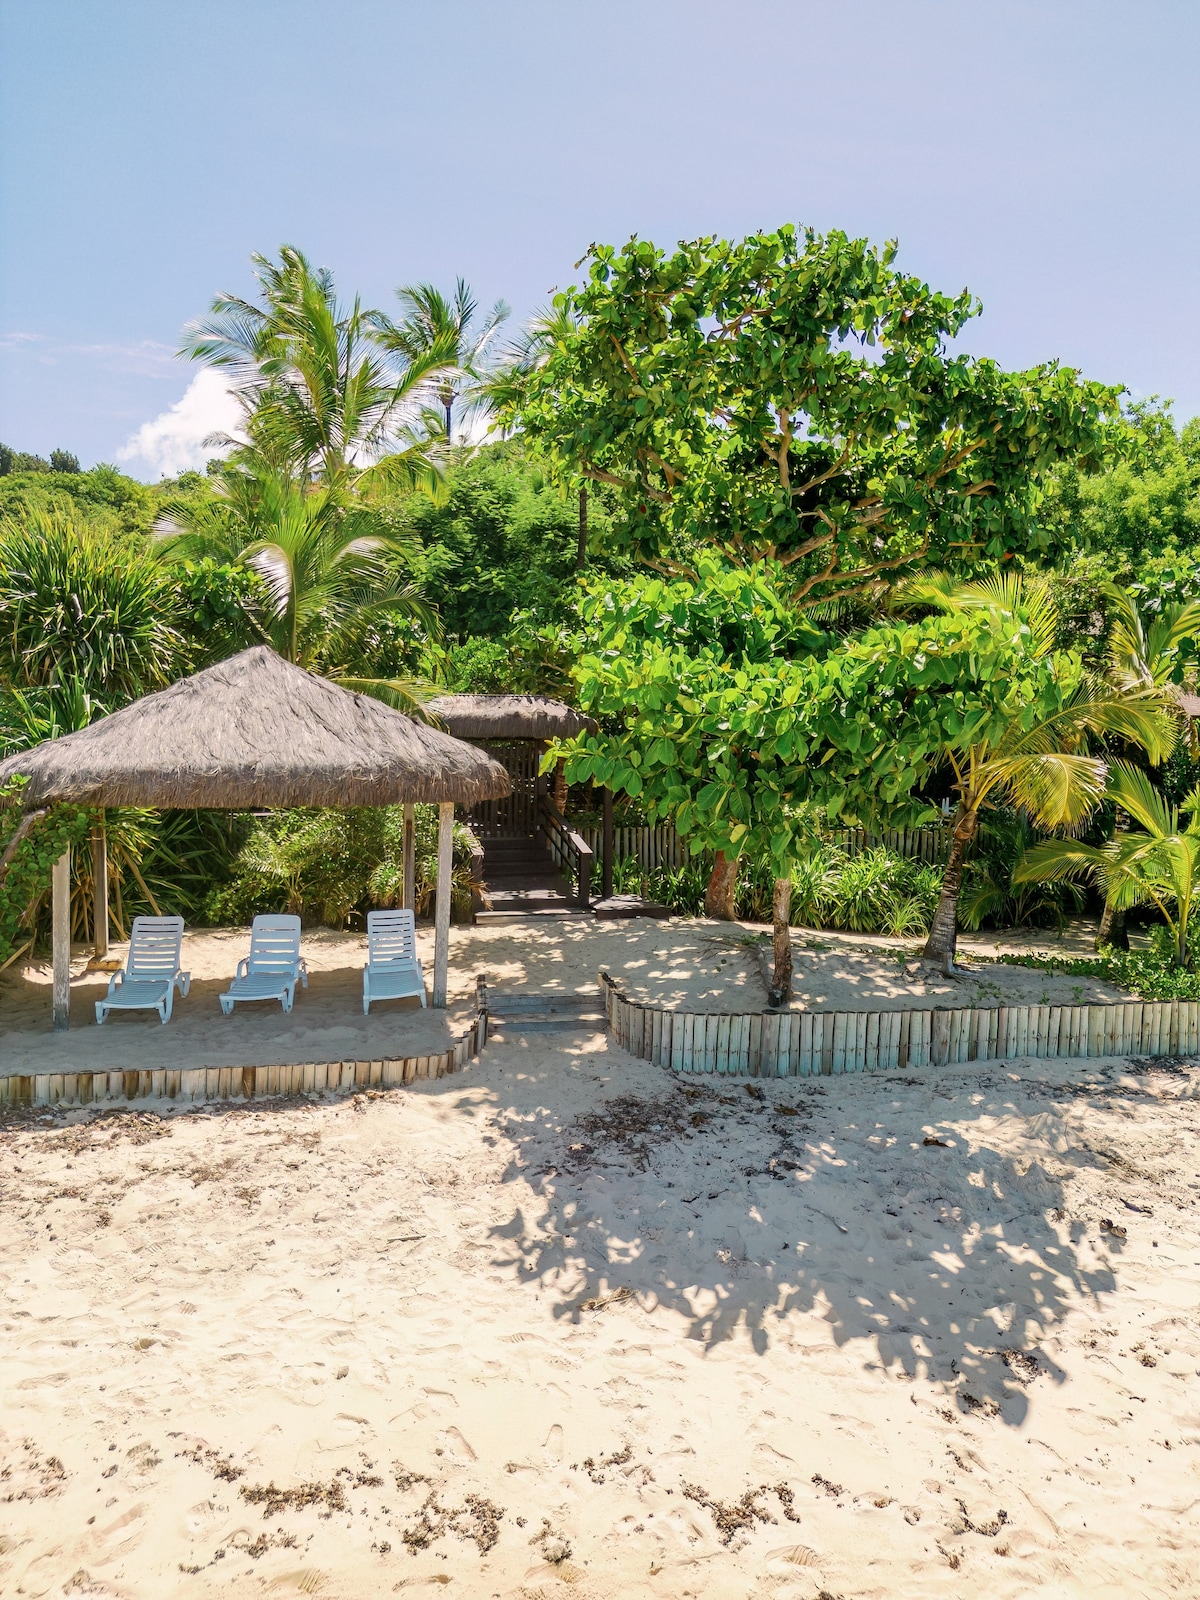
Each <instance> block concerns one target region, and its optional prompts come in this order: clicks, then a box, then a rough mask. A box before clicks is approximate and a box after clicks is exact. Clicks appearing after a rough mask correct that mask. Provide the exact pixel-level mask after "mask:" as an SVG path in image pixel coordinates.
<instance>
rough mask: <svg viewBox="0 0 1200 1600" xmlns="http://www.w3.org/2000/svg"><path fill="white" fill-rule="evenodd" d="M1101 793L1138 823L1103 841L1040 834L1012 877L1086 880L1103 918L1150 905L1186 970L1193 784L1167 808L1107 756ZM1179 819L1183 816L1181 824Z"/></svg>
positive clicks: (1195, 881) (1136, 773) (1197, 845)
mask: <svg viewBox="0 0 1200 1600" xmlns="http://www.w3.org/2000/svg"><path fill="white" fill-rule="evenodd" d="M1106 793H1107V795H1108V797H1109V799H1111V800H1114V801H1115V802H1116V804H1117V805H1118V807H1120V809H1121V810H1122V811H1125V812H1128V814H1129V815H1130V816H1131V817H1132V818H1133V820H1134V821H1135V822H1137V823H1140V824H1141V826H1140V828H1129V829H1127V830H1125V831H1124V832H1122V833H1119V834H1118V835H1117V837H1116V838H1115V839H1113V840H1111V841H1110V842H1109V843H1108V844H1103V845H1089V844H1083V843H1081V842H1080V841H1079V840H1077V839H1047V840H1045V841H1044V842H1043V843H1042V844H1040V845H1037V846H1035V847H1034V849H1032V850H1031V851H1030V852H1029V854H1028V855H1027V856H1026V857H1025V859H1024V861H1023V862H1022V863H1021V864H1020V866H1019V867H1018V868H1017V870H1016V871H1015V872H1014V874H1013V877H1014V879H1016V880H1017V881H1018V882H1022V883H1054V882H1062V881H1064V880H1067V879H1071V878H1084V879H1087V880H1088V881H1090V882H1092V883H1094V884H1096V885H1097V887H1098V888H1100V889H1101V890H1102V891H1103V894H1104V908H1105V913H1106V916H1111V914H1112V913H1113V912H1114V911H1128V910H1129V909H1130V908H1131V907H1133V906H1138V905H1146V904H1148V903H1152V904H1154V905H1156V906H1157V907H1158V909H1159V911H1161V912H1162V916H1163V921H1164V922H1165V923H1166V925H1167V927H1168V928H1169V929H1170V932H1171V939H1172V943H1173V945H1174V959H1175V963H1176V965H1177V966H1180V967H1188V966H1190V965H1191V962H1192V951H1191V940H1190V924H1191V915H1192V907H1193V905H1194V904H1195V899H1196V891H1197V888H1198V886H1200V789H1193V791H1192V792H1191V794H1190V795H1188V797H1187V799H1186V800H1184V801H1183V803H1182V804H1181V805H1178V806H1175V805H1171V804H1170V803H1169V802H1168V801H1167V800H1166V799H1165V798H1164V797H1163V795H1162V794H1160V793H1159V791H1158V790H1157V789H1156V788H1155V787H1154V785H1153V784H1152V783H1151V782H1150V779H1149V778H1148V777H1147V776H1146V774H1145V773H1144V772H1142V771H1140V770H1139V769H1138V768H1137V767H1134V766H1131V765H1130V764H1129V763H1128V762H1126V761H1114V762H1113V764H1112V766H1111V768H1110V769H1109V774H1108V786H1107V790H1106ZM1181 816H1188V817H1189V818H1190V820H1189V821H1188V823H1187V826H1186V827H1182V826H1181V825H1180V818H1181Z"/></svg>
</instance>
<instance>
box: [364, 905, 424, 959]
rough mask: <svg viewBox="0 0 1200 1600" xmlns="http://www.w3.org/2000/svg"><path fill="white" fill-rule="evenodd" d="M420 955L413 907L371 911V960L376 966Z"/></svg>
mask: <svg viewBox="0 0 1200 1600" xmlns="http://www.w3.org/2000/svg"><path fill="white" fill-rule="evenodd" d="M416 958H417V925H416V918H415V917H414V916H413V913H412V912H411V911H368V912H367V960H368V962H369V963H370V964H371V966H373V967H379V966H385V965H387V964H389V963H391V962H397V963H400V964H402V965H404V966H408V965H410V964H411V963H412V962H413V961H415V960H416Z"/></svg>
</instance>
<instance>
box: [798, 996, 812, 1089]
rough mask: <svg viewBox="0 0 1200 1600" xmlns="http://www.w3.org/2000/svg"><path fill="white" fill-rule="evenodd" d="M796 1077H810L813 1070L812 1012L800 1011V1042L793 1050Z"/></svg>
mask: <svg viewBox="0 0 1200 1600" xmlns="http://www.w3.org/2000/svg"><path fill="white" fill-rule="evenodd" d="M795 1072H797V1077H802V1078H806V1077H810V1075H811V1072H813V1013H811V1011H802V1013H800V1043H798V1045H797V1051H795Z"/></svg>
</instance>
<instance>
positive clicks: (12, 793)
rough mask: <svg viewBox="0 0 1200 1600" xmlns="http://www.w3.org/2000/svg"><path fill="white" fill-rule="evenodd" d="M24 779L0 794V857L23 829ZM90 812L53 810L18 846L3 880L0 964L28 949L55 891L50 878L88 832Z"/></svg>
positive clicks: (72, 808)
mask: <svg viewBox="0 0 1200 1600" xmlns="http://www.w3.org/2000/svg"><path fill="white" fill-rule="evenodd" d="M24 788H25V779H24V778H17V779H15V780H14V781H13V782H11V783H7V784H5V785H4V786H3V788H2V789H0V854H3V851H4V848H5V847H7V845H8V844H9V843H10V842H11V840H12V839H13V837H14V836H15V834H16V833H17V830H18V828H19V827H20V826H21V821H22V817H23V814H24V812H23V807H22V804H21V796H22V791H23V790H24ZM88 822H89V818H88V813H87V812H86V811H81V810H80V809H79V808H78V807H77V806H52V807H50V809H49V810H48V811H47V812H46V814H45V816H43V817H39V818H38V819H37V821H36V822H35V823H34V824H33V826H32V827H31V828H30V829H29V831H28V832H27V833H26V834H25V836H24V838H23V839H22V840H21V842H20V844H18V846H17V849H16V853H15V854H14V856H13V858H12V860H11V861H10V862H9V863H8V866H7V868H6V869H5V870H4V872H3V875H2V876H0V965H2V964H3V963H5V962H6V961H8V959H9V957H10V956H12V955H13V954H14V953H15V952H16V951H18V950H19V949H21V947H22V946H23V945H24V944H26V943H27V942H28V940H29V938H30V937H31V935H32V933H33V931H34V930H33V918H34V916H35V915H36V912H37V910H38V907H39V906H40V905H41V903H42V902H43V900H44V899H45V897H46V896H47V895H48V894H49V892H50V874H51V869H52V868H53V866H54V863H55V862H56V861H57V860H58V858H59V857H60V856H61V855H62V853H63V851H64V850H67V849H73V848H75V847H77V846H78V844H79V842H80V840H82V839H83V837H84V835H85V834H86V833H87V829H88Z"/></svg>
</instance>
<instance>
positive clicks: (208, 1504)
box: [183, 1500, 225, 1539]
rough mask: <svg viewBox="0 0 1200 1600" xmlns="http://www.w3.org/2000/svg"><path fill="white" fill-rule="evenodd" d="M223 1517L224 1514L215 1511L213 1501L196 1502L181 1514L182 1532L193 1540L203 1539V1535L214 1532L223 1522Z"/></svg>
mask: <svg viewBox="0 0 1200 1600" xmlns="http://www.w3.org/2000/svg"><path fill="white" fill-rule="evenodd" d="M224 1515H225V1514H224V1512H221V1511H218V1510H217V1505H216V1502H215V1501H214V1500H198V1501H197V1502H196V1504H195V1505H194V1506H189V1507H188V1508H187V1510H186V1511H185V1512H184V1513H183V1526H184V1531H185V1533H186V1534H187V1535H188V1536H190V1537H191V1538H193V1539H200V1538H203V1537H204V1535H205V1534H210V1533H215V1532H216V1529H217V1526H218V1524H220V1523H221V1522H223V1521H224Z"/></svg>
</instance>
